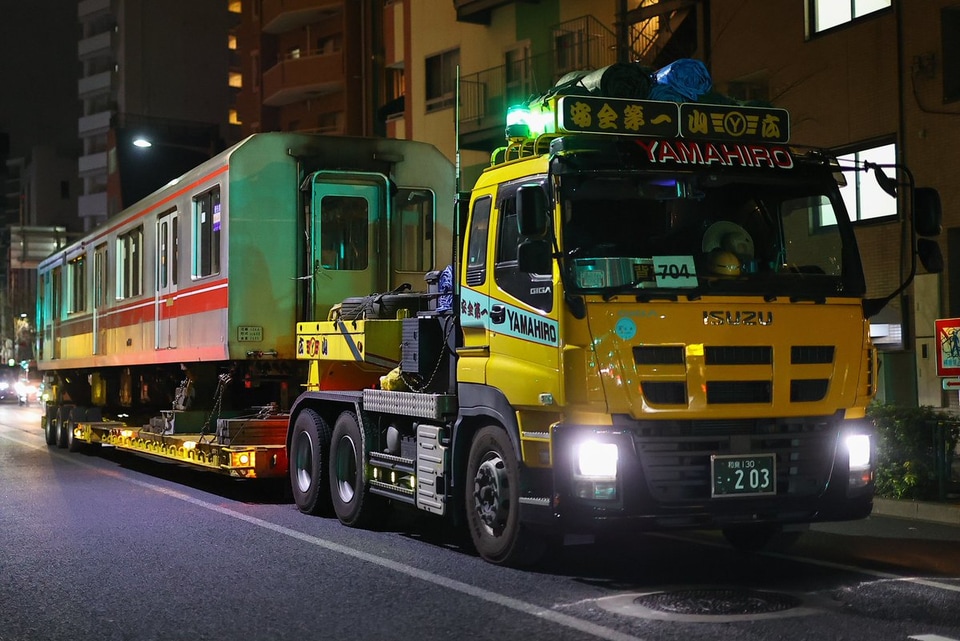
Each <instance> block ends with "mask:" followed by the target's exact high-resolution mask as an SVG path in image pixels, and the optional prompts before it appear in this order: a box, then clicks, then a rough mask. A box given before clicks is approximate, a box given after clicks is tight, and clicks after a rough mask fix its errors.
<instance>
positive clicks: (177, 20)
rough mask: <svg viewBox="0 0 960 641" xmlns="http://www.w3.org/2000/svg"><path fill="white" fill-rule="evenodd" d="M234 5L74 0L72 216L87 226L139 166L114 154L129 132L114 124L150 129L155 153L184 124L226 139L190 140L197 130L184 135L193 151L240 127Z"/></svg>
mask: <svg viewBox="0 0 960 641" xmlns="http://www.w3.org/2000/svg"><path fill="white" fill-rule="evenodd" d="M239 12H240V2H239V0H214V1H210V2H190V1H188V0H170V1H167V2H162V3H158V2H149V1H147V0H80V2H79V3H78V8H77V16H78V20H79V29H80V34H81V35H80V40H79V42H78V45H77V53H78V58H79V61H80V77H79V80H78V83H77V95H78V98H79V100H80V102H81V115H80V118H79V122H78V123H77V127H78V134H79V138H80V143H81V152H80V157H79V159H78V163H77V170H78V174H79V177H80V180H81V183H82V187H81V190H82V191H81V195H80V197H79V200H78V206H77V214H78V215H79V219H80V222H81V225H80V226H81V227H82V229H83V230H84V231H87V230H90V229H92V228H94V227H96V226H97V225H99V224H101V223H103V222H104V221H105V220H106V219H107V217H108V216H109V215H111V214H113V213H116V212H117V211H119V210H120V209H122V207H123V206H124V202H123V194H122V193H120V192H118V191H117V190H118V188H119V187H118V186H119V185H120V182H119V181H118V180H117V178H116V174H117V173H118V172H119V173H123V172H125V171H126V172H130V173H137V172H138V171H139V170H138V167H137V164H136V157H134V156H127V157H126V160H127V163H126V164H125V163H121V162H119V161H118V158H117V151H116V149H117V144H124V143H126V137H127V135H134V133H133V132H132V131H131V132H128V133H127V135H124V133H123V132H121V133H120V135H118V132H117V131H116V129H117V128H121V129H123V128H125V127H132V126H133V125H134V124H135V125H136V126H138V127H145V128H147V129H148V130H149V132H150V135H152V136H154V137H156V138H157V139H158V140H157V144H156V145H155V147H156V149H155V153H157V152H160V153H162V150H163V148H164V145H166V146H167V148H168V149H169V148H170V147H172V146H175V145H181V146H183V145H184V144H185V143H184V142H183V140H182V139H181V138H180V132H181V131H183V130H184V128H188V129H190V131H191V132H192V131H193V129H192V128H193V127H197V128H199V129H201V130H206V129H205V126H206V127H209V126H212V127H214V129H215V131H216V132H217V138H218V139H221V140H222V141H223V142H220V140H216V141H214V142H213V143H212V144H211V143H209V142H208V143H206V144H200V145H196V144H195V143H194V137H195V135H196V134H194V133H191V134H190V137H188V139H187V141H186V146H195V147H198V150H199V151H198V154H197V156H198V157H199V156H200V155H202V154H203V153H206V155H209V151H208V149H209V148H210V147H211V146H212V147H219V146H222V145H223V144H226V142H229V141H230V139H231V138H233V137H235V135H236V133H239V132H234V131H233V130H232V129H231V125H230V124H229V123H230V122H231V121H233V122H236V121H237V118H236V115H235V107H234V106H233V103H234V102H235V97H236V92H237V91H238V89H239V84H240V77H239V60H238V56H237V54H236V41H237V37H236V30H237V27H238V23H239V15H240V13H239ZM188 18H189V19H188ZM171 123H172V124H171ZM235 126H236V125H234V127H235ZM124 151H125V150H124ZM122 155H123V154H122V153H121V156H122ZM191 160H192V161H193V162H194V164H196V160H197V158H196V157H195V158H192V159H191ZM171 162H172V164H176V163H173V161H171ZM185 169H186V167H182V168H180V169H179V171H180V172H182V171H183V170H185ZM173 171H176V170H173ZM154 173H155V172H154ZM111 175H113V177H112V178H111ZM175 175H178V173H173V174H172V175H169V176H166V177H165V178H164V180H169V179H170V178H172V177H174V176H175ZM161 184H163V183H162V182H160V183H159V184H157V185H156V186H160V185H161ZM135 199H136V198H133V200H135Z"/></svg>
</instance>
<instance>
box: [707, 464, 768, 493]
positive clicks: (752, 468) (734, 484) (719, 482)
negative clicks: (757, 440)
mask: <svg viewBox="0 0 960 641" xmlns="http://www.w3.org/2000/svg"><path fill="white" fill-rule="evenodd" d="M710 477H711V480H710V494H711V496H713V497H719V496H766V495H770V494H776V493H777V457H776V455H775V454H753V455H750V456H736V455H734V456H717V455H713V456H711V457H710Z"/></svg>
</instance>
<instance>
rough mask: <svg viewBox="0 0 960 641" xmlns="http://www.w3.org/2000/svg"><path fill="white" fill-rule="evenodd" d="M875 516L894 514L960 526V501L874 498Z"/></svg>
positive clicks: (916, 519)
mask: <svg viewBox="0 0 960 641" xmlns="http://www.w3.org/2000/svg"><path fill="white" fill-rule="evenodd" d="M873 516H892V517H896V518H901V519H913V520H915V521H929V522H931V523H943V524H945V525H956V526H960V501H958V500H954V501H952V502H949V501H948V502H944V503H931V502H927V501H903V500H897V499H882V498H874V499H873Z"/></svg>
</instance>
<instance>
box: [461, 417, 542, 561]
mask: <svg viewBox="0 0 960 641" xmlns="http://www.w3.org/2000/svg"><path fill="white" fill-rule="evenodd" d="M464 486H465V493H466V496H465V503H464V505H466V511H467V514H466V520H467V527H468V528H469V530H470V538H471V539H472V540H473V545H474V547H475V548H476V549H477V553H479V554H480V556H481V557H483V559H484V560H486V561H489V562H490V563H495V564H498V565H510V566H517V567H521V566H527V565H533V564H534V563H536V562H537V561H538V560H540V557H542V556H543V554H544V552H545V551H546V539H545V538H544V537H543V536H541V535H540V534H538V533H536V532H533V531H531V530H530V529H529V528H528V527H526V526H524V525H523V524H522V523H521V522H520V470H519V463H518V462H517V460H516V457H515V456H514V455H513V448H512V447H511V444H510V438H509V437H508V436H507V433H506V432H504V431H503V430H502V429H501V428H499V427H494V426H487V427H484V428H482V429H480V431H478V432H477V434H476V436H474V438H473V443H472V444H471V445H470V455H469V457H468V459H467V478H466V483H464Z"/></svg>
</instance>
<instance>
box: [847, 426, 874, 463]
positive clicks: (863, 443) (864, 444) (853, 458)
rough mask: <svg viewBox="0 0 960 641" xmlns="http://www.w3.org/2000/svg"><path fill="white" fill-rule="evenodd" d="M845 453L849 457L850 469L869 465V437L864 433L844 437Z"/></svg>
mask: <svg viewBox="0 0 960 641" xmlns="http://www.w3.org/2000/svg"><path fill="white" fill-rule="evenodd" d="M846 444H847V455H848V456H849V457H850V471H851V472H853V471H856V470H863V469H867V468H869V467H870V437H869V436H867V435H866V434H851V435H849V436H847V438H846Z"/></svg>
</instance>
